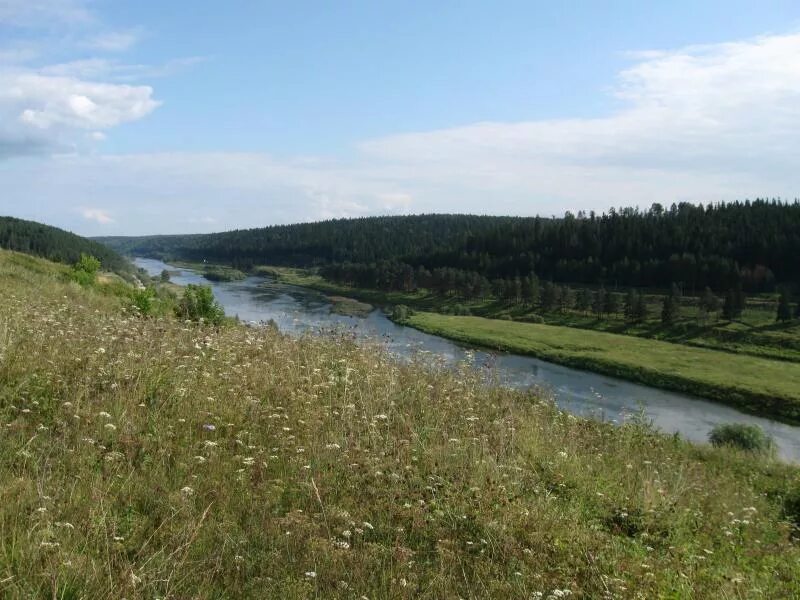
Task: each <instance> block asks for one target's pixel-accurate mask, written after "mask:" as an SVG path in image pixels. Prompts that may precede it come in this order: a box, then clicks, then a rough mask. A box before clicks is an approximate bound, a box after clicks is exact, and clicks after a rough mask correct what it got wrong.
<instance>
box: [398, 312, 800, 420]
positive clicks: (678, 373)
mask: <svg viewBox="0 0 800 600" xmlns="http://www.w3.org/2000/svg"><path fill="white" fill-rule="evenodd" d="M408 324H409V325H412V326H413V327H417V328H419V329H422V330H423V331H427V332H429V333H434V334H436V335H442V336H445V337H449V338H451V339H455V340H460V341H462V342H467V343H472V344H479V345H483V346H488V347H490V348H497V349H501V350H507V351H510V352H517V353H521V354H530V355H533V356H538V357H540V358H543V359H545V360H549V361H552V362H555V363H559V364H564V365H568V366H572V367H578V368H586V369H590V370H592V371H597V372H600V373H606V374H609V375H615V376H619V377H623V378H625V379H630V380H633V381H641V382H643V383H647V384H651V385H655V386H657V387H662V388H667V389H674V390H678V391H684V392H688V393H693V394H697V395H700V396H704V397H707V398H711V399H714V400H718V401H720V402H724V403H726V404H731V405H734V406H737V407H740V408H744V409H747V410H749V411H751V412H753V413H755V414H759V415H772V416H775V417H778V418H781V419H785V420H789V421H793V422H797V421H800V364H798V363H789V362H782V361H773V360H766V359H762V358H755V357H752V356H742V355H736V354H730V353H724V352H718V351H715V350H708V349H704V348H693V347H688V346H682V345H680V344H672V343H668V342H660V341H656V340H645V339H641V338H635V337H630V336H621V335H616V334H612V333H605V332H599V331H585V330H580V329H574V328H569V327H554V326H552V325H542V324H535V323H517V322H513V321H502V320H497V319H484V318H481V317H460V316H451V315H439V314H434V313H416V314H414V315H411V316H410V317H409V319H408Z"/></svg>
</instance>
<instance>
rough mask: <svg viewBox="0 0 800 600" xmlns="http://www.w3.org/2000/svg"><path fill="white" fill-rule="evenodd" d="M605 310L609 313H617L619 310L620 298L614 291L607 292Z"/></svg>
mask: <svg viewBox="0 0 800 600" xmlns="http://www.w3.org/2000/svg"><path fill="white" fill-rule="evenodd" d="M604 312H606V313H608V314H609V315H615V314H617V313H618V312H619V299H618V298H617V295H616V294H615V293H614V292H608V293H607V294H606V299H605V307H604Z"/></svg>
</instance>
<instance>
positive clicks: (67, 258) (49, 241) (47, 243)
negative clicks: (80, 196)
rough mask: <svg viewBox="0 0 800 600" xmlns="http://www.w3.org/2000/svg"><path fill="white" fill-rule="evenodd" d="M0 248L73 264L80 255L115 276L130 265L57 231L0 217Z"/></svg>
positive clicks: (100, 246) (102, 247)
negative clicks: (87, 256) (90, 259)
mask: <svg viewBox="0 0 800 600" xmlns="http://www.w3.org/2000/svg"><path fill="white" fill-rule="evenodd" d="M0 248H3V249H5V250H15V251H17V252H24V253H25V254H32V255H33V256H40V257H43V258H47V259H49V260H52V261H55V262H60V263H66V264H73V263H75V262H76V261H77V260H78V259H79V258H80V257H81V254H89V255H91V256H94V257H95V258H97V259H98V260H100V263H101V264H102V266H103V268H104V269H106V270H108V271H115V272H117V273H126V272H131V271H132V270H133V268H132V267H131V265H130V263H129V262H128V261H127V260H125V259H124V258H122V256H120V255H119V254H117V253H116V252H115V251H114V250H112V249H111V248H109V247H108V246H105V245H104V244H100V243H98V242H95V241H93V240H90V239H88V238H85V237H81V236H79V235H75V234H74V233H70V232H69V231H64V230H63V229H59V228H58V227H52V226H50V225H44V224H42V223H37V222H35V221H25V220H23V219H15V218H14V217H0Z"/></svg>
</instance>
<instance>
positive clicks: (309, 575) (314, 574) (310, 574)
mask: <svg viewBox="0 0 800 600" xmlns="http://www.w3.org/2000/svg"><path fill="white" fill-rule="evenodd" d="M316 576H317V572H316V571H306V577H310V578H311V579H314V577H316Z"/></svg>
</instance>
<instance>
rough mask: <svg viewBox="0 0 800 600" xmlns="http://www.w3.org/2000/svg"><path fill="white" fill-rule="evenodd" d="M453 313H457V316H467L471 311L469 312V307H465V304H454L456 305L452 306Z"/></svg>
mask: <svg viewBox="0 0 800 600" xmlns="http://www.w3.org/2000/svg"><path fill="white" fill-rule="evenodd" d="M453 314H454V315H458V316H460V317H468V316H470V315H471V314H472V313H471V312H470V310H469V308H467V307H466V306H464V305H463V304H456V305H455V306H454V307H453Z"/></svg>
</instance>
